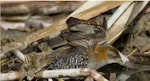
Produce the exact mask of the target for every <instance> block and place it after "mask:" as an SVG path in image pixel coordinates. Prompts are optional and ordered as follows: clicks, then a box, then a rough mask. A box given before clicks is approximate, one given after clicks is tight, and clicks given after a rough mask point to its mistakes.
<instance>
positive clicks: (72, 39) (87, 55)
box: [43, 17, 120, 70]
mask: <svg viewBox="0 0 150 81" xmlns="http://www.w3.org/2000/svg"><path fill="white" fill-rule="evenodd" d="M66 24H67V29H64V30H62V31H61V33H60V37H62V38H63V39H64V40H65V41H67V44H66V45H65V46H62V47H60V48H58V49H56V50H55V51H54V52H53V53H52V54H49V55H48V56H46V59H50V60H49V62H48V63H47V64H46V66H44V67H43V69H46V70H56V69H74V68H75V69H76V68H91V69H98V68H100V67H102V66H104V65H106V64H108V63H112V62H117V61H118V60H120V55H119V53H118V51H117V49H116V48H114V47H113V46H111V45H109V44H108V43H107V42H106V39H107V33H106V31H107V21H106V18H104V19H103V23H102V24H98V23H97V22H95V21H93V20H82V19H78V18H74V17H70V18H69V19H68V20H66Z"/></svg>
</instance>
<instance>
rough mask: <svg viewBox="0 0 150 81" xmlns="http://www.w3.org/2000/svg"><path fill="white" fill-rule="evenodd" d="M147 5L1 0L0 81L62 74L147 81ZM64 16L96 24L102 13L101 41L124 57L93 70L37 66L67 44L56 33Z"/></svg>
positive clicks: (149, 37) (62, 26)
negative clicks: (103, 31)
mask: <svg viewBox="0 0 150 81" xmlns="http://www.w3.org/2000/svg"><path fill="white" fill-rule="evenodd" d="M15 5H16V6H15ZM64 5H65V7H64ZM10 7H11V8H10ZM149 10H150V7H149V2H148V1H141V2H136V1H134V2H133V1H130V2H124V1H102V2H100V1H97V2H95V1H94V2H90V1H87V2H60V1H56V2H15V3H14V2H13V3H7V2H6V3H1V14H2V15H1V25H0V27H1V28H0V31H1V38H0V40H1V44H0V45H1V46H0V49H1V50H0V65H1V67H0V69H1V73H0V77H1V78H0V80H24V81H28V80H32V81H34V80H36V81H41V80H42V81H45V80H46V81H47V80H48V79H47V78H54V79H56V78H62V77H63V78H64V77H65V78H66V77H67V78H69V79H65V80H70V81H72V80H80V79H78V77H79V76H80V77H81V76H82V77H83V76H84V79H83V78H82V79H81V81H82V80H85V81H92V80H96V81H108V80H110V81H148V80H149V79H150V75H149V72H150V69H149V68H150V66H149V64H150V63H149V61H150V22H149V21H150V11H149ZM70 17H75V18H78V19H83V20H89V19H92V20H94V21H96V22H98V23H99V22H100V21H101V22H102V21H103V17H106V19H107V23H108V24H107V25H108V30H107V31H106V32H107V35H108V37H107V40H106V41H107V42H108V43H109V44H112V45H113V46H114V47H115V48H117V49H118V50H119V51H120V52H119V51H118V50H117V53H121V56H123V57H122V58H121V60H126V59H129V60H130V61H128V62H126V63H124V64H121V63H120V61H118V62H116V63H106V64H105V66H103V67H100V68H99V69H97V71H96V69H91V68H84V69H78V68H77V69H75V68H74V69H60V70H44V71H43V70H42V71H41V69H42V68H43V67H44V66H45V65H47V64H48V63H49V62H50V61H51V59H46V58H47V57H46V56H47V55H51V54H52V53H53V52H55V51H56V50H57V49H59V48H63V47H64V46H66V45H67V44H68V42H66V41H65V40H63V39H62V38H61V37H60V36H59V34H60V32H61V31H62V30H64V29H66V28H67V25H66V20H67V19H68V18H70ZM100 24H102V23H100ZM64 50H65V48H64ZM124 56H126V57H127V58H125V57H124ZM98 72H102V73H98ZM143 75H144V76H143ZM126 76H128V77H126ZM85 78H86V79H85ZM49 80H50V79H49ZM60 81H61V80H60Z"/></svg>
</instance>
